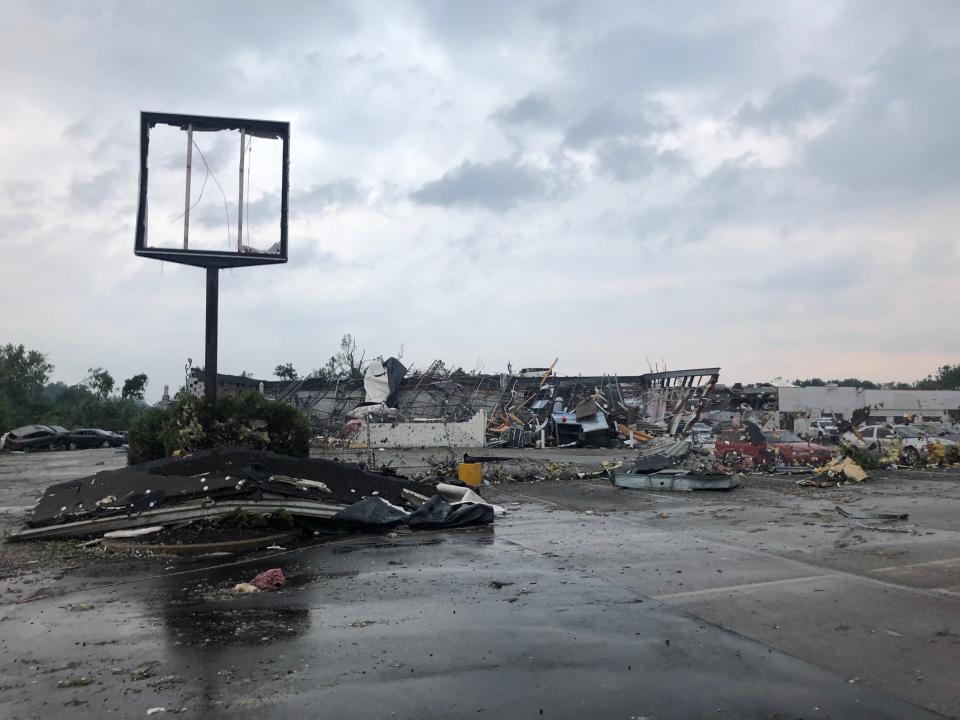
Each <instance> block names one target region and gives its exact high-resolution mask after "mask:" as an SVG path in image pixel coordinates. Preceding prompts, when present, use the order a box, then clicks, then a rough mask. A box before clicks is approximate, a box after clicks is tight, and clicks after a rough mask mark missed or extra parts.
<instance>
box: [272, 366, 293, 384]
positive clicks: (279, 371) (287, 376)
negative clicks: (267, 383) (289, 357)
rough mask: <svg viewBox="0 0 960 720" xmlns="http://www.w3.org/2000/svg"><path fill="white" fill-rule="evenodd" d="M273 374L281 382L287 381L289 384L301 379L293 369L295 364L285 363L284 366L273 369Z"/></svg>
mask: <svg viewBox="0 0 960 720" xmlns="http://www.w3.org/2000/svg"><path fill="white" fill-rule="evenodd" d="M273 374H274V375H276V376H277V377H278V378H280V379H281V380H286V381H288V382H293V381H294V380H296V379H297V378H298V377H299V375H298V374H297V371H296V369H295V368H294V367H293V363H284V364H283V365H277V366H276V367H275V368H274V369H273Z"/></svg>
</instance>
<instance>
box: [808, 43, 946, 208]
mask: <svg viewBox="0 0 960 720" xmlns="http://www.w3.org/2000/svg"><path fill="white" fill-rule="evenodd" d="M958 85H960V42H958V43H954V44H949V45H945V46H937V45H932V44H929V43H924V42H918V41H916V40H914V41H913V42H910V43H902V44H899V45H897V46H896V47H894V48H891V49H890V50H888V51H887V52H885V53H884V54H883V55H882V56H881V57H880V58H878V59H877V61H876V62H875V63H874V65H873V66H872V68H871V71H870V79H869V84H868V85H867V87H866V88H865V89H864V90H863V91H862V92H861V93H860V94H859V95H858V96H857V97H856V98H855V99H854V102H853V103H852V106H851V107H850V108H849V109H848V110H847V111H846V112H845V113H843V115H842V116H841V117H840V118H839V119H838V120H837V122H836V123H835V124H834V125H832V126H831V127H830V128H828V129H827V130H826V131H825V132H824V133H823V134H822V135H820V136H819V137H817V138H815V139H814V140H813V141H812V142H811V143H810V144H809V146H808V147H807V148H806V149H805V151H804V160H805V166H806V168H807V169H808V170H809V171H810V172H811V173H813V174H815V175H817V176H819V177H821V178H823V179H824V180H826V181H828V182H831V183H833V184H835V185H837V186H839V187H842V188H845V189H846V191H847V195H848V197H849V198H850V200H851V202H853V201H855V202H857V203H859V204H862V203H864V202H866V203H874V202H876V203H880V204H886V203H888V202H897V203H902V202H904V201H905V200H907V199H908V198H913V197H916V196H918V195H923V194H927V193H930V192H944V191H946V190H947V189H955V188H956V187H957V186H958V185H960V164H958V163H957V162H955V159H956V157H957V156H958V155H960V135H958V133H957V127H958V126H960V102H958V101H957V93H956V92H954V90H953V88H956V87H958Z"/></svg>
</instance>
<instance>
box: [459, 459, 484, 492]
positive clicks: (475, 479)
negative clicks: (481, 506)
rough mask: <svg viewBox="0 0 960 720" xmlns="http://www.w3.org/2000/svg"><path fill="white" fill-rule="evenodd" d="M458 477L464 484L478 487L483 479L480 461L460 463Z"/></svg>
mask: <svg viewBox="0 0 960 720" xmlns="http://www.w3.org/2000/svg"><path fill="white" fill-rule="evenodd" d="M457 478H458V479H459V480H460V482H462V483H463V484H464V485H469V486H470V487H478V486H479V485H480V480H481V472H480V463H459V464H458V465H457Z"/></svg>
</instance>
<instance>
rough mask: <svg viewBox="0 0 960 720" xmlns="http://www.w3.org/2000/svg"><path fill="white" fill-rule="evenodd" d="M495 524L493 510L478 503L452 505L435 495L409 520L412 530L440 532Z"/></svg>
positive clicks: (414, 512) (415, 511)
mask: <svg viewBox="0 0 960 720" xmlns="http://www.w3.org/2000/svg"><path fill="white" fill-rule="evenodd" d="M492 522H493V508H492V507H490V506H489V505H478V504H476V503H455V504H450V503H448V502H447V501H446V500H444V499H443V498H442V497H441V496H440V495H434V496H433V497H432V498H430V499H429V500H427V502H425V503H424V504H423V505H421V506H420V507H418V508H417V509H416V510H414V511H413V513H411V515H410V517H409V518H407V525H408V526H409V527H410V529H411V530H438V529H441V528H444V529H446V528H457V527H468V526H471V525H489V524H490V523H492Z"/></svg>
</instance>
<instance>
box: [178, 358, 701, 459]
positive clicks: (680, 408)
mask: <svg viewBox="0 0 960 720" xmlns="http://www.w3.org/2000/svg"><path fill="white" fill-rule="evenodd" d="M719 376H720V368H699V369H690V370H671V371H663V372H650V373H644V374H640V375H626V376H620V375H616V374H608V375H589V376H588V375H577V376H559V375H555V374H554V373H553V371H552V370H551V369H549V368H543V369H538V370H535V371H521V372H520V373H517V374H506V373H502V374H467V373H455V374H449V375H448V374H433V373H430V372H412V373H408V372H407V370H406V368H404V367H403V365H402V364H401V363H400V361H399V360H397V359H396V358H388V359H387V360H382V359H379V358H378V359H376V360H374V361H373V362H371V363H370V364H369V365H368V366H367V368H366V371H365V374H364V377H362V378H354V379H333V380H331V379H327V378H318V377H314V378H301V379H298V380H294V381H266V380H257V379H254V378H249V377H245V376H236V375H218V376H217V382H218V391H219V393H220V395H221V396H224V395H231V394H239V393H243V392H250V391H254V392H260V393H262V394H263V395H264V396H265V397H267V398H270V399H273V400H277V401H280V402H286V403H289V404H290V405H292V406H293V407H295V408H297V409H298V410H300V411H301V412H302V413H304V415H306V416H307V418H308V419H309V420H310V422H311V424H312V425H313V426H314V428H315V429H316V430H317V432H318V434H321V435H324V436H328V437H339V438H349V439H351V442H352V443H354V444H355V445H356V446H359V447H362V446H364V445H365V444H366V445H377V446H386V447H390V446H393V447H411V446H412V447H427V446H448V447H479V446H483V445H491V446H506V447H527V446H533V445H540V446H571V445H579V446H583V445H595V446H607V445H610V444H611V443H612V442H614V441H615V440H616V439H618V438H619V439H625V440H628V441H629V440H630V439H631V437H632V436H633V435H637V436H638V437H642V436H643V435H644V434H650V433H653V434H670V435H676V434H680V433H682V432H683V431H684V429H688V428H690V427H691V426H692V425H693V424H694V423H696V422H697V421H698V420H699V419H700V417H701V415H702V414H703V413H704V412H706V411H708V410H709V409H711V407H712V403H713V402H714V391H715V389H716V387H717V382H718V380H719ZM203 384H204V376H203V371H202V370H198V369H193V370H192V371H191V374H190V376H189V377H188V379H187V388H188V390H189V391H190V392H193V393H194V394H197V395H200V394H202V389H203Z"/></svg>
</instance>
